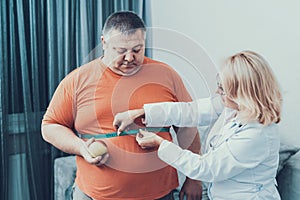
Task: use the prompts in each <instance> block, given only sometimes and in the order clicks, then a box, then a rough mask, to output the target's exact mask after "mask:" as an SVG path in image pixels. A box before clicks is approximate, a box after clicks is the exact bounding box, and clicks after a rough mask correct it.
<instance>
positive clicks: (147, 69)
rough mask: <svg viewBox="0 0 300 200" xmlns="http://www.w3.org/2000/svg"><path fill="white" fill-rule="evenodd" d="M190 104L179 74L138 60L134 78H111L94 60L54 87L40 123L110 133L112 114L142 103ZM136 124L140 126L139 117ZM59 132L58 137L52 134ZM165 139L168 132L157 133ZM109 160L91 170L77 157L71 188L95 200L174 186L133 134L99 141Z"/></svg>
mask: <svg viewBox="0 0 300 200" xmlns="http://www.w3.org/2000/svg"><path fill="white" fill-rule="evenodd" d="M162 101H173V102H175V101H191V98H190V96H189V94H188V92H187V90H186V88H185V87H184V84H183V82H182V80H181V78H180V77H179V75H178V74H177V73H176V72H175V71H174V70H173V69H172V68H170V67H169V66H168V65H166V64H164V63H161V62H158V61H154V60H152V59H150V58H146V57H145V59H144V65H143V66H142V68H141V70H140V71H139V72H137V73H136V74H134V75H132V76H129V77H124V76H120V75H117V74H115V73H114V72H112V71H111V70H110V69H109V68H108V67H106V66H105V65H104V64H103V63H102V61H101V60H100V59H96V60H94V61H92V62H90V63H88V64H86V65H83V66H82V67H80V68H78V69H76V70H74V71H73V72H71V73H70V74H69V75H68V76H66V77H65V78H64V80H62V82H61V83H60V84H59V86H58V88H57V90H56V91H55V94H54V95H53V98H52V100H51V102H50V104H49V107H48V109H47V112H46V113H45V115H44V119H43V124H61V125H64V126H66V127H69V128H70V129H73V128H75V129H76V130H77V131H78V132H80V133H83V134H85V133H89V134H99V133H110V132H114V131H116V130H115V128H114V127H113V125H112V123H113V119H114V115H115V114H116V113H119V112H123V111H126V110H129V109H136V108H142V107H143V105H144V104H146V103H151V102H162ZM136 124H137V125H139V126H142V123H141V122H140V119H138V120H136ZM57 134H59V133H57ZM159 135H161V136H162V137H164V138H166V139H168V140H171V135H170V134H169V133H159ZM104 142H105V143H106V144H107V146H108V152H109V155H110V158H109V161H108V162H107V163H106V164H105V165H103V166H101V167H97V166H95V165H91V164H89V163H87V162H86V161H85V160H84V159H83V158H82V157H80V156H77V159H76V163H77V175H76V184H77V185H78V187H79V188H80V189H81V190H82V191H83V192H84V193H86V194H87V195H88V196H90V197H92V198H94V199H97V200H107V199H122V200H129V199H136V200H149V199H157V198H160V197H163V196H165V195H166V194H168V193H169V192H170V191H171V190H173V189H175V188H176V187H177V186H178V180H177V173H176V170H175V169H174V168H172V167H170V166H168V165H166V164H165V163H163V162H162V161H160V160H159V158H158V157H157V152H156V151H157V149H151V150H143V149H141V148H140V147H139V146H138V144H137V143H136V141H135V136H120V137H114V138H109V139H105V140H104Z"/></svg>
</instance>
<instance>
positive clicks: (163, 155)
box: [158, 140, 182, 164]
mask: <svg viewBox="0 0 300 200" xmlns="http://www.w3.org/2000/svg"><path fill="white" fill-rule="evenodd" d="M181 152H182V149H181V148H180V147H179V146H178V145H176V144H174V143H172V142H170V141H167V140H163V141H162V143H161V144H160V146H159V149H158V157H159V158H160V159H161V160H162V161H164V162H166V163H168V164H171V163H173V162H175V161H176V160H177V159H178V158H179V157H180V154H181Z"/></svg>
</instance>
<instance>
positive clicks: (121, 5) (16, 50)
mask: <svg viewBox="0 0 300 200" xmlns="http://www.w3.org/2000/svg"><path fill="white" fill-rule="evenodd" d="M146 4H147V5H146ZM149 9H150V8H149V1H147V3H146V1H144V0H123V1H122V0H118V1H117V0H9V1H6V0H3V1H1V8H0V65H1V68H0V92H1V97H0V155H1V157H0V167H1V168H0V170H1V173H0V174H1V178H0V181H1V182H0V184H1V191H0V199H3V200H6V199H9V200H14V199H25V200H26V199H30V200H40V199H44V200H45V199H46V200H47V199H53V160H54V159H55V158H57V157H61V156H65V154H64V153H62V152H60V151H59V150H57V149H55V148H54V147H52V146H51V145H49V144H47V143H46V142H44V141H43V139H42V137H41V133H40V124H41V120H42V116H43V114H44V112H45V110H46V108H47V105H48V103H49V101H50V99H51V97H52V94H53V92H54V90H55V88H56V87H57V85H58V83H59V82H60V81H61V80H62V78H63V77H64V76H65V75H66V74H68V73H69V72H70V71H71V70H73V69H74V68H76V67H79V66H80V65H82V64H83V63H85V62H88V61H89V60H91V59H93V58H95V57H97V56H99V55H100V54H101V51H100V50H99V49H100V48H97V47H98V46H99V44H100V35H101V27H102V25H103V23H104V20H105V19H106V17H107V16H108V15H110V14H111V13H112V12H114V11H119V10H132V11H135V12H136V13H138V14H139V15H140V16H141V17H143V18H144V20H145V22H146V25H147V26H150V25H151V24H150V21H149V19H150V17H149V12H150V11H149ZM145 16H146V17H145ZM147 53H148V56H151V52H149V51H147Z"/></svg>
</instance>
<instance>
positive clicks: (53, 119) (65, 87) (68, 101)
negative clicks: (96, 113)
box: [42, 72, 75, 129]
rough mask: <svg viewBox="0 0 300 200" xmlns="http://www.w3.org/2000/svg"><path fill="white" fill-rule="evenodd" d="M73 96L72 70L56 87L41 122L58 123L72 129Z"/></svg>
mask: <svg viewBox="0 0 300 200" xmlns="http://www.w3.org/2000/svg"><path fill="white" fill-rule="evenodd" d="M74 96H75V95H74V72H72V73H71V74H69V75H68V76H67V77H65V78H64V79H63V80H62V81H61V83H60V84H59V86H58V87H57V88H56V91H55V92H54V94H53V97H52V99H51V101H50V104H49V106H48V108H47V111H46V113H45V115H44V118H43V121H42V124H43V125H45V124H59V125H62V126H65V127H68V128H70V129H72V128H73V126H74V115H75V114H74V113H75V112H74V107H73V101H74V99H73V97H74Z"/></svg>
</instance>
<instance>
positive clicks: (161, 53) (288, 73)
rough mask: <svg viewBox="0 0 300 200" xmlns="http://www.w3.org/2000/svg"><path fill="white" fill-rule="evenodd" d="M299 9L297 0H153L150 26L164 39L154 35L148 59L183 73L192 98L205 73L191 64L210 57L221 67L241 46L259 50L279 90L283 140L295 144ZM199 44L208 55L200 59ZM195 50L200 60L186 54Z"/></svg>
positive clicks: (299, 114)
mask: <svg viewBox="0 0 300 200" xmlns="http://www.w3.org/2000/svg"><path fill="white" fill-rule="evenodd" d="M175 8H176V9H175ZM299 9H300V1H298V0H287V1H283V0H252V1H246V0H209V1H208V0H188V1H184V0H152V1H151V10H152V25H153V27H160V28H161V29H164V30H165V32H166V33H165V35H164V36H163V38H160V37H158V36H155V34H153V46H154V55H153V57H154V58H156V59H159V60H162V61H165V62H167V63H169V64H170V65H172V66H174V67H175V68H176V69H177V70H178V71H179V72H180V73H181V74H183V79H184V81H185V82H186V83H187V85H188V87H189V89H192V96H193V97H201V96H206V95H207V93H205V94H204V95H202V94H199V93H201V92H199V91H203V83H204V82H205V80H204V81H203V80H202V79H203V76H204V77H205V76H206V72H205V73H202V72H201V73H197V72H196V73H195V72H194V71H195V65H198V66H196V68H199V66H200V65H201V67H203V66H208V65H210V67H211V63H209V57H211V59H212V61H213V62H214V63H215V64H216V65H220V64H221V61H222V59H224V58H225V57H227V56H230V55H232V54H234V53H236V52H238V51H241V50H244V49H249V50H254V51H256V52H258V53H260V54H262V55H263V56H264V57H265V58H266V59H267V60H268V61H269V63H270V65H271V66H272V68H273V70H274V73H275V75H276V76H277V78H278V80H279V82H280V84H281V87H282V90H283V95H284V105H283V119H282V122H281V123H280V129H281V132H282V135H283V136H282V139H283V140H284V141H286V142H288V143H292V144H296V145H299V146H300V139H299V138H300V129H299V127H298V126H299V125H300V106H299V102H300V76H299V74H298V73H299V71H300V64H299V57H300V12H299ZM155 29H157V28H155ZM154 32H155V31H154ZM174 35H177V36H178V35H179V36H178V37H176V36H175V37H174V38H173V37H172V36H174ZM182 38H184V39H182ZM185 39H186V41H185ZM161 43H164V44H163V45H161ZM176 44H177V45H176ZM194 44H196V45H198V47H195V46H193V45H194ZM160 46H163V48H159V47H160ZM168 46H170V48H171V49H172V48H174V49H176V48H179V49H184V50H183V51H184V52H180V51H178V52H175V53H174V51H177V50H167V49H168ZM190 46H193V47H192V48H190ZM156 47H158V48H156ZM201 47H203V49H204V51H203V52H207V54H208V55H209V57H208V56H207V57H205V56H204V57H203V55H202V54H203V52H202V50H201ZM198 52H199V54H201V55H202V56H200V57H201V58H202V59H203V58H204V60H206V61H204V63H203V62H202V63H199V60H197V58H195V57H188V56H186V54H192V55H196V54H198ZM180 54H184V56H181V55H180ZM190 61H191V62H190ZM197 62H198V63H197ZM195 63H196V64H195ZM189 65H190V66H193V67H190V66H189ZM187 66H188V67H187ZM187 68H188V69H187ZM189 69H194V71H193V70H189ZM196 71H199V70H197V69H196ZM212 71H214V70H212ZM199 74H200V75H199ZM199 77H200V79H198V80H200V81H197V78H199ZM201 77H202V79H201ZM204 79H205V78H204ZM209 79H210V78H209ZM199 82H201V83H199ZM199 85H202V86H199ZM204 85H205V84H204ZM209 85H211V83H209ZM209 87H210V86H209ZM195 88H196V89H195ZM210 91H211V90H210ZM196 93H197V94H196Z"/></svg>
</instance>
